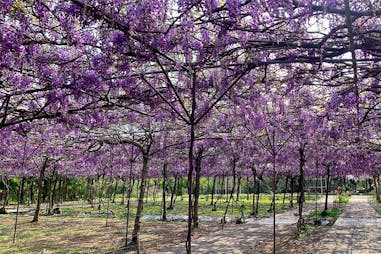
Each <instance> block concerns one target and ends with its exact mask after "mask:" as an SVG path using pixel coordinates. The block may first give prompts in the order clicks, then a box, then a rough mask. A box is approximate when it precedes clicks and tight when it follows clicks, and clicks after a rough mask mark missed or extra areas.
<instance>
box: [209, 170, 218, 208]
mask: <svg viewBox="0 0 381 254" xmlns="http://www.w3.org/2000/svg"><path fill="white" fill-rule="evenodd" d="M216 178H217V177H216V176H213V185H212V201H211V202H210V205H213V199H214V193H215V192H216Z"/></svg>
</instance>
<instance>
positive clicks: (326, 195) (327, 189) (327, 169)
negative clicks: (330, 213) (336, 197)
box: [323, 165, 331, 215]
mask: <svg viewBox="0 0 381 254" xmlns="http://www.w3.org/2000/svg"><path fill="white" fill-rule="evenodd" d="M330 170H331V168H330V165H327V166H326V172H327V181H326V189H325V202H324V211H323V215H326V214H327V210H328V193H329V181H330Z"/></svg>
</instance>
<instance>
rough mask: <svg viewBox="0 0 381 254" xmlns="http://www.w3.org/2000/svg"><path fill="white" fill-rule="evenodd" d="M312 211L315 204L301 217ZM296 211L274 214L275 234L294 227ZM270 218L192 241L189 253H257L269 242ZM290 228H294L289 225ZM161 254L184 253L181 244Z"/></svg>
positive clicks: (183, 247)
mask: <svg viewBox="0 0 381 254" xmlns="http://www.w3.org/2000/svg"><path fill="white" fill-rule="evenodd" d="M333 199H334V196H329V203H332V202H333ZM323 202H324V199H320V200H319V201H318V206H319V207H322V206H323ZM313 209H315V203H310V204H309V205H307V206H306V209H305V214H308V213H309V211H311V210H313ZM296 212H297V210H296V209H293V210H291V211H288V212H285V213H281V214H277V216H276V230H277V232H281V231H283V230H285V229H286V228H288V227H290V226H291V225H293V224H295V223H296V222H297V220H298V217H297V216H295V213H296ZM272 222H273V221H272V218H263V219H258V220H251V221H248V222H247V223H246V224H241V225H232V226H231V227H227V228H226V229H224V230H222V231H218V232H215V233H213V234H209V235H206V236H202V237H200V238H198V239H194V240H193V241H192V253H246V252H248V251H249V250H250V249H254V250H255V253H265V251H263V252H261V249H262V247H261V246H262V245H265V243H268V242H269V241H272V239H273V236H272V232H273V231H272V230H273V224H272ZM293 226H294V225H293ZM158 253H161V254H180V253H185V243H183V244H181V245H178V246H175V247H173V248H171V249H169V250H165V251H160V252H158Z"/></svg>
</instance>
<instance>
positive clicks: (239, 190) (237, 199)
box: [236, 174, 241, 202]
mask: <svg viewBox="0 0 381 254" xmlns="http://www.w3.org/2000/svg"><path fill="white" fill-rule="evenodd" d="M240 192H241V174H240V175H239V176H238V182H237V197H236V201H237V202H238V201H239V194H240Z"/></svg>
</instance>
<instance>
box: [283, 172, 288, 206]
mask: <svg viewBox="0 0 381 254" xmlns="http://www.w3.org/2000/svg"><path fill="white" fill-rule="evenodd" d="M289 178H290V175H287V176H286V183H285V187H284V193H283V201H282V209H284V202H285V201H286V193H287V186H288V179H289Z"/></svg>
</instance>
